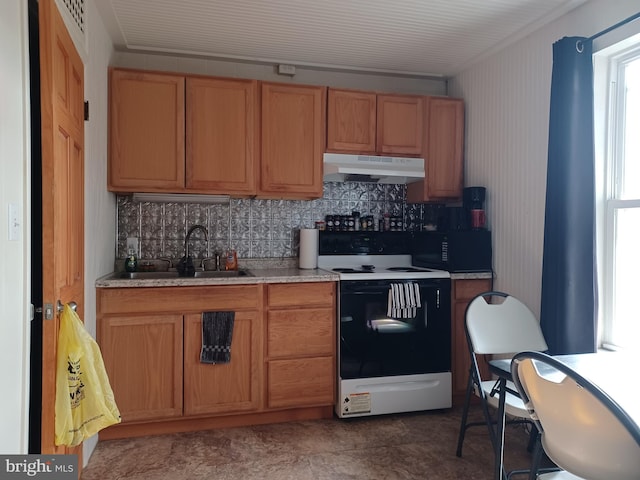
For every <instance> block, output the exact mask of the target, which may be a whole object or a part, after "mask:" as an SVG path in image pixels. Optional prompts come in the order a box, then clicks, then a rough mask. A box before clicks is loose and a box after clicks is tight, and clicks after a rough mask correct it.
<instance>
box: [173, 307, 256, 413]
mask: <svg viewBox="0 0 640 480" xmlns="http://www.w3.org/2000/svg"><path fill="white" fill-rule="evenodd" d="M261 324H262V323H261V322H260V321H259V319H258V312H254V311H251V312H236V314H235V319H234V325H233V337H232V342H231V361H230V362H229V363H227V364H218V365H211V364H206V363H200V349H201V347H202V315H201V314H190V315H186V316H185V318H184V414H185V415H202V414H207V413H228V412H241V411H247V410H256V409H258V407H260V399H261V397H260V385H261V381H260V372H261V368H260V362H261V361H262V358H261V356H260V352H261V343H260V342H261V340H262V332H261V331H260V326H261Z"/></svg>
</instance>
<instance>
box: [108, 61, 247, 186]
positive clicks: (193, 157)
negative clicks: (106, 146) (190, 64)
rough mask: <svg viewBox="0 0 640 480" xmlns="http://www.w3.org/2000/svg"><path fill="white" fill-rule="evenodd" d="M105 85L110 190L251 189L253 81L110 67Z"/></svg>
mask: <svg viewBox="0 0 640 480" xmlns="http://www.w3.org/2000/svg"><path fill="white" fill-rule="evenodd" d="M110 92H111V94H110V95H111V96H110V105H111V111H110V152H109V189H110V190H112V191H120V192H132V191H136V192H158V191H164V192H172V193H181V192H192V193H211V194H222V193H224V194H237V195H247V196H248V195H255V192H256V174H257V167H258V163H257V162H258V140H259V139H258V134H259V132H258V125H259V117H258V82H257V81H256V80H242V79H224V78H214V77H185V76H183V75H178V74H162V73H149V72H138V71H133V70H119V69H113V70H112V71H111V86H110ZM185 92H186V93H185ZM185 122H186V123H185Z"/></svg>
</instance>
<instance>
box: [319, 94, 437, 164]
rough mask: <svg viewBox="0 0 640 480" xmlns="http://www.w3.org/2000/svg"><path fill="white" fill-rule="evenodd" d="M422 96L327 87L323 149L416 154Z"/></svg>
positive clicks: (419, 144) (420, 137)
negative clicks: (324, 144)
mask: <svg viewBox="0 0 640 480" xmlns="http://www.w3.org/2000/svg"><path fill="white" fill-rule="evenodd" d="M423 103H424V97H421V96H417V95H391V94H387V95H385V94H376V93H374V92H362V91H356V90H340V89H333V88H330V89H329V92H328V98H327V151H329V152H346V153H361V154H381V155H405V156H420V155H421V154H422V144H423V130H424V126H423V114H424V113H423V112H424V106H423Z"/></svg>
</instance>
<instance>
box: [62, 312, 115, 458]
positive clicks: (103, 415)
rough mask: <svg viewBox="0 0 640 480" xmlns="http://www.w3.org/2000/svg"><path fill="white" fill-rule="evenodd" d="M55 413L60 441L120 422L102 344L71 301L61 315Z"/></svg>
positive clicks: (66, 442)
mask: <svg viewBox="0 0 640 480" xmlns="http://www.w3.org/2000/svg"><path fill="white" fill-rule="evenodd" d="M55 417H56V420H55V424H56V425H55V444H56V445H68V446H74V445H78V444H80V443H81V442H82V441H83V440H85V439H87V438H89V437H91V436H93V435H95V434H96V433H98V431H100V430H102V429H103V428H105V427H108V426H109V425H113V424H115V423H120V411H119V410H118V407H117V406H116V402H115V399H114V398H113V390H111V385H110V384H109V378H108V377H107V372H106V371H105V368H104V362H103V361H102V354H101V353H100V347H99V346H98V344H97V343H96V342H95V340H94V339H93V338H92V337H91V335H89V332H87V331H86V330H85V328H84V324H83V323H82V321H81V320H80V317H78V314H77V313H76V312H75V311H73V309H71V307H69V305H65V306H64V310H63V311H62V315H60V331H59V333H58V357H57V368H56V406H55Z"/></svg>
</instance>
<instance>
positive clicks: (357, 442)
mask: <svg viewBox="0 0 640 480" xmlns="http://www.w3.org/2000/svg"><path fill="white" fill-rule="evenodd" d="M460 412H461V410H460V409H452V410H447V411H433V412H422V413H411V414H398V415H386V416H380V417H366V418H356V419H349V420H340V419H337V418H335V419H332V420H317V421H300V422H290V423H281V424H273V425H259V426H252V427H242V428H230V429H220V430H208V431H200V432H190V433H179V434H172V435H162V436H153V437H152V436H149V437H141V438H133V439H126V440H110V441H103V442H99V443H98V446H97V448H96V450H95V452H94V453H93V455H92V456H91V458H90V459H89V463H88V465H87V467H86V468H85V469H84V470H83V474H82V480H116V479H130V480H187V479H189V480H200V479H203V480H204V479H207V480H213V479H215V480H236V479H237V480H240V479H242V480H253V479H260V480H272V479H273V480H284V479H295V480H337V479H354V480H355V479H358V480H360V479H362V480H378V479H380V480H383V479H389V480H395V479H402V480H405V479H406V480H409V479H422V480H430V479H433V480H449V479H451V480H453V479H467V480H485V479H487V480H489V479H491V478H492V472H493V457H492V450H491V444H490V441H489V438H488V436H487V431H486V429H485V428H483V427H476V428H471V429H469V430H468V431H467V438H466V440H465V445H464V451H463V456H462V458H458V457H456V455H455V449H456V442H457V436H458V428H459V421H460ZM527 441H528V434H527V433H526V431H525V430H524V427H522V426H520V427H516V426H509V427H507V444H508V447H507V449H506V452H505V464H506V467H507V468H508V469H511V468H527V467H528V466H529V463H530V455H529V453H528V452H527V451H526V445H527ZM515 478H518V477H515ZM520 478H524V477H520Z"/></svg>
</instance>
